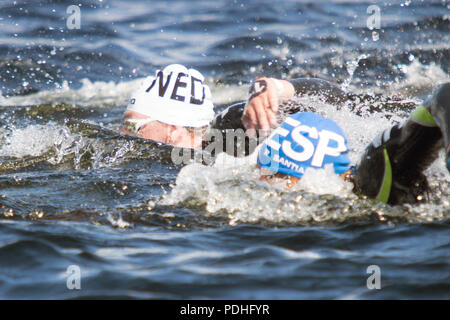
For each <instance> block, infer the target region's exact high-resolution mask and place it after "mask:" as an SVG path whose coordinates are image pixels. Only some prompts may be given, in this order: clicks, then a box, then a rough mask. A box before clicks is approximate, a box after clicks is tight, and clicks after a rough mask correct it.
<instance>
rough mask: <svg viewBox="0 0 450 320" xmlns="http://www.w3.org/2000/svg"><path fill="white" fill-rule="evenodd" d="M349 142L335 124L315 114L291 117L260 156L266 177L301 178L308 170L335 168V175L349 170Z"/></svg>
mask: <svg viewBox="0 0 450 320" xmlns="http://www.w3.org/2000/svg"><path fill="white" fill-rule="evenodd" d="M348 150H349V149H348V145H347V138H346V137H345V134H344V132H343V131H342V129H341V128H340V127H339V126H338V125H337V124H336V123H335V122H334V121H332V120H330V119H326V118H323V117H321V116H320V115H318V114H316V113H312V112H299V113H295V114H293V115H291V116H290V117H288V118H287V119H286V120H285V121H284V122H283V123H282V124H281V126H280V127H278V128H277V129H275V130H274V131H273V132H272V134H271V135H270V136H269V137H268V138H267V139H266V140H265V141H264V143H263V144H262V146H261V150H260V152H259V154H258V165H259V166H260V167H261V168H262V173H263V175H265V174H267V175H273V174H274V173H276V174H277V175H278V176H280V175H285V176H289V177H294V178H301V177H302V176H303V174H304V173H305V171H306V169H308V168H316V169H323V168H325V166H326V165H330V164H331V165H332V166H333V169H334V172H335V173H336V174H340V175H345V174H346V173H347V172H349V169H350V159H349V158H348Z"/></svg>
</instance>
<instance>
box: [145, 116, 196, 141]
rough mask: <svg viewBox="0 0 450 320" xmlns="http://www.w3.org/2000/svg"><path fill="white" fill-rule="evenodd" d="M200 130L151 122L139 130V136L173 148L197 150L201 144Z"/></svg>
mask: <svg viewBox="0 0 450 320" xmlns="http://www.w3.org/2000/svg"><path fill="white" fill-rule="evenodd" d="M202 133H203V130H201V129H192V128H186V127H182V126H174V125H170V124H166V123H162V122H159V121H152V122H150V123H148V124H146V125H145V126H144V127H143V128H141V129H140V130H139V136H141V137H142V138H146V139H152V140H155V141H160V142H164V143H167V144H170V145H172V146H175V147H181V148H197V147H199V146H201V142H202Z"/></svg>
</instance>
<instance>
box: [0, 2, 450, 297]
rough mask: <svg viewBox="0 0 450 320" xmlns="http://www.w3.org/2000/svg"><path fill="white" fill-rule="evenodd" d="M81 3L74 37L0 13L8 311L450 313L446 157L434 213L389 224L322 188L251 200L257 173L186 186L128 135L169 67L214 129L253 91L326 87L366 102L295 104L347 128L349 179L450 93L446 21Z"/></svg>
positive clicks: (395, 13) (395, 211) (340, 191)
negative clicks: (135, 95) (290, 84)
mask: <svg viewBox="0 0 450 320" xmlns="http://www.w3.org/2000/svg"><path fill="white" fill-rule="evenodd" d="M77 3H79V8H80V13H81V23H80V29H69V28H68V26H67V19H68V17H69V15H70V14H68V13H67V12H66V10H67V8H68V7H69V6H70V5H72V4H73V1H3V2H1V3H0V91H1V95H0V298H2V299H70V298H156V299H165V298H168V299H180V298H181V299H415V298H419V299H424V298H425V299H427V298H437V299H442V298H444V299H448V298H450V268H449V262H450V233H449V230H450V224H449V221H450V220H449V217H450V193H449V182H450V177H449V173H448V171H447V170H446V168H445V165H444V157H443V154H442V155H441V156H440V158H439V159H438V160H437V161H436V162H435V163H434V164H433V165H432V166H431V167H430V168H429V169H428V170H427V171H426V174H427V176H428V177H429V182H430V185H431V190H432V191H431V193H430V201H428V202H427V203H421V204H418V205H403V206H395V207H392V206H388V205H383V204H378V203H374V202H373V201H370V200H367V199H362V198H359V197H357V196H355V195H354V194H353V193H352V192H351V190H352V185H351V184H349V183H347V182H343V181H341V180H339V179H334V178H333V176H332V175H330V174H329V173H328V172H326V171H318V172H309V173H308V174H307V175H306V176H305V177H304V179H302V182H301V185H300V186H299V187H298V190H294V191H292V192H286V191H281V190H280V189H278V188H276V187H269V186H268V185H266V184H263V183H262V182H259V181H258V175H257V171H255V166H254V163H255V155H254V154H253V155H251V156H249V157H247V158H240V159H235V158H231V157H229V156H226V155H220V156H219V157H218V158H217V159H216V162H215V163H214V164H213V165H211V166H204V165H202V164H199V163H194V164H189V165H186V166H184V167H182V166H180V165H175V164H174V163H173V162H172V161H171V151H172V150H171V149H170V148H168V147H167V146H164V145H161V144H158V143H155V142H152V141H149V140H144V139H139V138H132V137H126V136H122V135H119V134H118V133H117V131H116V130H117V128H118V126H119V124H120V120H121V116H122V113H123V111H124V108H125V107H126V105H127V101H128V99H129V96H130V94H131V93H132V92H133V90H135V89H136V88H137V87H138V85H139V83H140V81H141V80H142V78H144V77H146V76H148V75H150V74H153V73H154V71H155V70H156V69H157V68H160V67H163V66H165V65H166V64H169V63H181V64H185V65H188V66H192V67H195V68H197V69H199V70H200V71H201V72H202V73H203V74H204V75H205V76H206V78H207V82H208V84H209V86H210V87H211V90H212V94H213V100H214V102H215V106H216V110H217V111H220V110H222V109H223V108H225V107H226V106H227V105H228V104H230V103H232V102H235V101H239V100H242V99H246V97H247V92H248V87H249V83H250V81H251V80H252V79H254V78H255V77H257V76H259V75H263V74H264V75H269V76H273V77H280V78H287V79H289V78H295V77H319V78H323V79H327V80H329V81H332V82H334V83H336V84H338V85H340V86H341V87H342V88H344V89H345V90H348V91H353V92H356V93H361V94H364V95H373V99H371V100H370V99H369V101H368V102H367V101H365V102H361V104H360V105H359V106H358V109H357V110H355V109H354V108H350V106H349V107H347V106H343V107H341V108H340V109H339V110H336V106H333V105H330V104H328V103H326V102H324V101H322V100H321V99H320V98H317V99H315V98H308V99H307V100H305V99H306V98H298V99H299V100H300V101H298V102H300V103H308V104H310V105H311V106H313V107H315V108H316V109H317V110H318V112H320V113H322V114H323V115H326V116H328V117H330V118H332V119H334V120H335V121H336V122H338V123H339V124H340V125H341V126H342V127H343V129H344V131H345V133H346V134H347V136H348V140H349V144H350V146H351V148H352V150H351V153H350V157H351V160H352V161H353V162H357V161H358V158H359V156H360V155H361V153H362V152H363V150H364V148H365V146H366V145H367V144H368V143H369V142H370V141H371V140H372V139H373V138H374V137H375V136H376V134H377V133H378V132H379V131H380V130H381V129H383V128H386V127H388V126H389V125H392V124H393V123H397V122H400V121H402V120H404V119H405V118H406V117H407V116H408V112H410V111H411V109H412V108H413V107H414V106H415V105H416V104H418V103H420V102H421V101H422V100H423V99H424V98H425V97H426V96H427V95H428V94H429V93H430V92H431V90H432V88H433V87H435V86H437V85H438V84H440V83H444V82H448V81H450V77H449V71H450V51H449V43H450V41H449V35H450V32H449V31H450V30H449V29H450V10H449V9H450V3H449V2H448V1H435V0H429V1H414V0H413V1H409V0H405V1H389V2H381V1H370V2H364V1H363V2H360V1H331V2H330V1H327V2H321V1H280V2H274V1H256V0H254V1H241V0H239V1H237V0H235V1H155V0H152V1H143V0H140V1H139V0H136V1H117V0H115V1H93V0H92V1H78V2H77ZM373 4H375V5H377V6H378V7H379V8H380V17H381V25H380V29H374V30H369V29H368V28H367V19H368V18H369V16H370V13H368V12H367V8H368V7H369V6H370V5H373ZM389 104H391V105H392V108H381V106H382V105H389ZM399 105H402V106H403V107H399ZM72 265H75V266H78V267H79V268H80V270H81V289H80V290H69V289H68V288H67V279H68V274H67V273H66V271H67V269H68V267H69V266H72ZM371 265H377V266H379V268H380V271H381V289H380V290H376V289H374V290H369V289H368V288H367V286H366V283H367V278H368V277H369V276H370V274H368V273H367V268H368V267H369V266H371Z"/></svg>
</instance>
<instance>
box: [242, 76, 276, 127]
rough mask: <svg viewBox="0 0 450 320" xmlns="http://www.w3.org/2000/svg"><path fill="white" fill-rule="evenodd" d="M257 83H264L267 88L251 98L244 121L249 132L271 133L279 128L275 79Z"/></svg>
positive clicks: (259, 79) (262, 80)
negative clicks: (253, 130) (271, 129)
mask: <svg viewBox="0 0 450 320" xmlns="http://www.w3.org/2000/svg"><path fill="white" fill-rule="evenodd" d="M257 82H259V83H264V84H265V85H266V87H264V89H263V90H260V91H258V92H257V94H254V95H253V96H252V97H251V98H250V99H251V100H250V101H249V104H248V107H247V110H246V112H245V114H244V117H243V119H242V121H243V124H244V127H245V128H246V129H247V130H248V129H255V130H258V129H259V130H264V131H269V130H270V128H275V127H276V126H277V117H276V112H278V109H279V98H278V92H277V88H276V84H275V82H274V80H273V79H270V78H258V79H257Z"/></svg>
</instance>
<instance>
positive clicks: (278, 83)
mask: <svg viewBox="0 0 450 320" xmlns="http://www.w3.org/2000/svg"><path fill="white" fill-rule="evenodd" d="M272 80H273V82H274V83H275V86H276V88H277V95H278V97H280V98H281V97H283V96H284V86H283V83H282V82H281V81H280V80H278V79H275V78H272Z"/></svg>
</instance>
